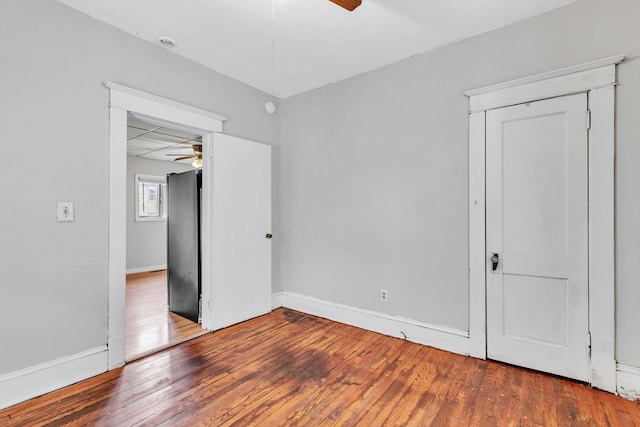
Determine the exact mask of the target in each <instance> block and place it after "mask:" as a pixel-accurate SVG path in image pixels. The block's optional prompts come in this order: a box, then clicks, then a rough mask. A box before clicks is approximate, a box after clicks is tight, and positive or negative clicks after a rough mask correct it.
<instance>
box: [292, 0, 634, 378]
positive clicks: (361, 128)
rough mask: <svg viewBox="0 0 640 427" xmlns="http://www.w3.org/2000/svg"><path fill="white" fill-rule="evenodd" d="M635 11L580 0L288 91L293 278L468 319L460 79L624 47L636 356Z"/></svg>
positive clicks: (627, 226)
mask: <svg viewBox="0 0 640 427" xmlns="http://www.w3.org/2000/svg"><path fill="white" fill-rule="evenodd" d="M638 23H640V2H639V1H637V0H629V1H617V0H612V1H584V0H582V1H579V2H578V3H575V4H571V5H568V6H566V7H563V8H560V9H557V10H554V11H551V12H549V13H546V14H543V15H540V16H538V17H534V18H532V19H528V20H525V21H521V22H518V23H515V24H513V25H510V26H508V27H505V28H502V29H499V30H496V31H492V32H490V33H486V34H484V35H481V36H479V37H474V38H471V39H467V40H464V41H462V42H459V43H455V44H452V45H449V46H446V47H444V48H441V49H438V50H435V51H432V52H429V53H426V54H423V55H419V56H416V57H413V58H411V59H408V60H405V61H402V62H400V63H397V64H393V65H390V66H387V67H384V68H382V69H379V70H376V71H373V72H369V73H367V74H364V75H361V76H357V77H355V78H352V79H349V80H346V81H342V82H339V83H337V84H334V85H330V86H326V87H324V88H321V89H318V90H315V91H311V92H308V93H306V94H302V95H299V96H296V97H293V98H289V99H287V100H286V101H285V102H284V105H283V108H282V109H281V111H282V112H283V115H284V117H283V131H282V143H283V149H282V151H281V152H280V154H281V164H282V165H283V167H282V169H281V171H280V172H281V182H280V185H281V194H282V208H281V216H280V222H281V227H282V233H283V236H281V238H282V239H283V241H284V242H283V243H282V251H281V254H280V255H281V262H282V272H283V274H282V280H283V286H284V288H285V289H286V290H287V291H292V292H297V293H301V294H305V295H310V296H313V297H317V298H321V299H324V300H328V301H332V302H337V303H342V304H347V305H351V306H355V307H360V308H364V309H370V310H375V311H381V312H385V313H389V314H392V315H399V316H404V317H407V318H410V319H415V320H419V321H423V322H427V323H431V324H435V325H443V326H447V327H451V328H457V329H461V330H467V329H468V327H469V316H468V310H469V309H468V305H469V298H468V291H469V281H468V265H469V263H468V259H467V258H468V257H467V251H468V243H467V241H468V220H467V211H468V203H467V194H468V184H467V180H468V171H467V167H468V166H467V154H468V142H467V134H468V125H467V109H468V103H467V99H466V98H465V97H464V96H463V95H462V92H463V91H465V90H468V89H474V88H478V87H482V86H487V85H491V84H495V83H499V82H503V81H508V80H512V79H516V78H520V77H525V76H529V75H532V74H536V73H541V72H545V71H550V70H554V69H558V68H563V67H567V66H571V65H576V64H581V63H585V62H589V61H593V60H597V59H601V58H605V57H609V56H613V55H616V54H620V53H626V54H628V55H629V57H630V59H629V60H628V61H626V62H625V63H623V64H621V65H620V66H619V82H620V85H619V86H618V87H617V97H618V98H617V105H616V107H617V114H618V115H617V120H616V137H617V145H616V150H617V160H616V221H617V223H616V227H617V228H616V255H617V265H616V275H617V279H616V304H617V317H616V323H617V351H616V352H617V355H616V357H617V359H618V361H619V362H621V363H624V364H628V365H632V366H640V335H639V334H638V331H637V330H638V328H637V325H639V324H640V286H638V285H639V284H638V277H640V262H638V260H640V226H639V219H640V185H639V184H640V167H639V164H640V60H639V59H638V55H639V54H640V25H639V24H638ZM382 288H384V289H387V290H388V292H389V302H388V303H386V304H385V303H381V302H380V289H382Z"/></svg>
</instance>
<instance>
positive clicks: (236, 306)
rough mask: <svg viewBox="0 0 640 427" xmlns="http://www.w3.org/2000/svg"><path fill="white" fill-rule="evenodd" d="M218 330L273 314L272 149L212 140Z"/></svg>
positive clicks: (220, 138)
mask: <svg viewBox="0 0 640 427" xmlns="http://www.w3.org/2000/svg"><path fill="white" fill-rule="evenodd" d="M212 178H213V183H212V185H213V194H214V199H213V209H212V233H213V239H212V269H211V275H212V279H213V295H212V298H213V300H212V301H213V327H214V329H220V328H222V327H225V326H229V325H232V324H235V323H239V322H242V321H245V320H248V319H251V318H253V317H256V316H260V315H262V314H265V313H268V312H270V311H271V240H270V239H269V238H267V237H266V235H267V234H268V233H271V147H269V146H268V145H264V144H259V143H256V142H252V141H247V140H244V139H240V138H235V137H232V136H229V135H223V134H214V138H213V171H212Z"/></svg>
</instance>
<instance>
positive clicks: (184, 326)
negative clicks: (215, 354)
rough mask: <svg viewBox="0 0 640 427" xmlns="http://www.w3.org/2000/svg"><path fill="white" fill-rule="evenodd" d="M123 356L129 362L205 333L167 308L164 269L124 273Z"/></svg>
mask: <svg viewBox="0 0 640 427" xmlns="http://www.w3.org/2000/svg"><path fill="white" fill-rule="evenodd" d="M125 322H126V323H125V330H126V337H125V340H126V343H125V348H126V350H125V359H126V360H127V361H131V360H134V359H137V358H139V357H142V356H145V355H147V354H150V353H153V352H156V351H158V350H161V349H164V348H167V347H170V346H172V345H176V344H179V343H182V342H184V341H187V340H189V339H191V338H194V337H197V336H200V335H203V334H205V333H207V331H206V330H204V329H202V327H200V325H199V324H197V323H194V322H192V321H190V320H188V319H185V318H184V317H182V316H178V315H177V314H174V313H171V312H170V311H168V310H167V271H166V270H162V271H153V272H149V273H136V274H129V275H127V291H126V320H125Z"/></svg>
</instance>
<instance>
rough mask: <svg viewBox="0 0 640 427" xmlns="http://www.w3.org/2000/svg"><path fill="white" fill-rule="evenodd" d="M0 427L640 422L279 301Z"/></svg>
mask: <svg viewBox="0 0 640 427" xmlns="http://www.w3.org/2000/svg"><path fill="white" fill-rule="evenodd" d="M0 425H2V426H41V425H69V426H78V425H98V426H134V425H136V426H137V425H145V426H197V425H200V426H365V427H371V426H383V425H384V426H511V425H514V426H547V427H549V426H640V402H630V401H627V400H625V399H623V398H621V397H617V396H615V395H612V394H609V393H605V392H602V391H598V390H594V389H591V388H589V387H588V386H586V385H583V384H580V383H576V382H574V381H569V380H565V379H561V378H557V377H554V376H549V375H544V374H541V373H537V372H532V371H529V370H526V369H521V368H517V367H513V366H508V365H504V364H500V363H496V362H487V361H481V360H477V359H473V358H471V357H465V356H459V355H455V354H451V353H448V352H445V351H441V350H436V349H434V348H431V347H426V346H421V345H418V344H413V343H411V342H408V341H404V340H401V339H397V338H391V337H387V336H383V335H379V334H376V333H374V332H368V331H363V330H361V329H357V328H354V327H351V326H347V325H343V324H340V323H336V322H332V321H329V320H326V319H321V318H317V317H314V316H310V315H307V314H302V313H299V312H295V311H291V310H287V309H278V310H275V311H274V312H272V313H270V314H268V315H266V316H262V317H260V318H257V319H253V320H250V321H247V322H244V323H242V324H239V325H235V326H232V327H229V328H226V329H224V330H221V331H217V332H215V333H212V334H207V335H204V336H201V337H199V338H196V339H194V340H191V341H188V342H186V343H184V344H181V345H179V346H175V347H172V348H169V349H167V350H164V351H162V352H160V353H156V354H153V355H151V356H148V357H146V358H144V359H139V360H137V361H135V362H133V363H130V364H127V365H126V366H125V367H124V368H120V369H117V370H114V371H111V372H108V373H106V374H103V375H100V376H97V377H94V378H91V379H89V380H86V381H83V382H81V383H78V384H75V385H73V386H70V387H67V388H65V389H62V390H59V391H56V392H53V393H50V394H47V395H45V396H42V397H39V398H36V399H32V400H30V401H28V402H25V403H22V404H20V405H16V406H14V407H11V408H8V409H6V410H4V411H0Z"/></svg>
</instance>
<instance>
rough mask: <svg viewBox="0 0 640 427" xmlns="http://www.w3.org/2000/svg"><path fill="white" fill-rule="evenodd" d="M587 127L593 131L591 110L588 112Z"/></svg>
mask: <svg viewBox="0 0 640 427" xmlns="http://www.w3.org/2000/svg"><path fill="white" fill-rule="evenodd" d="M585 126H586V127H587V130H589V129H591V111H590V110H587V115H586V121H585Z"/></svg>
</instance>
